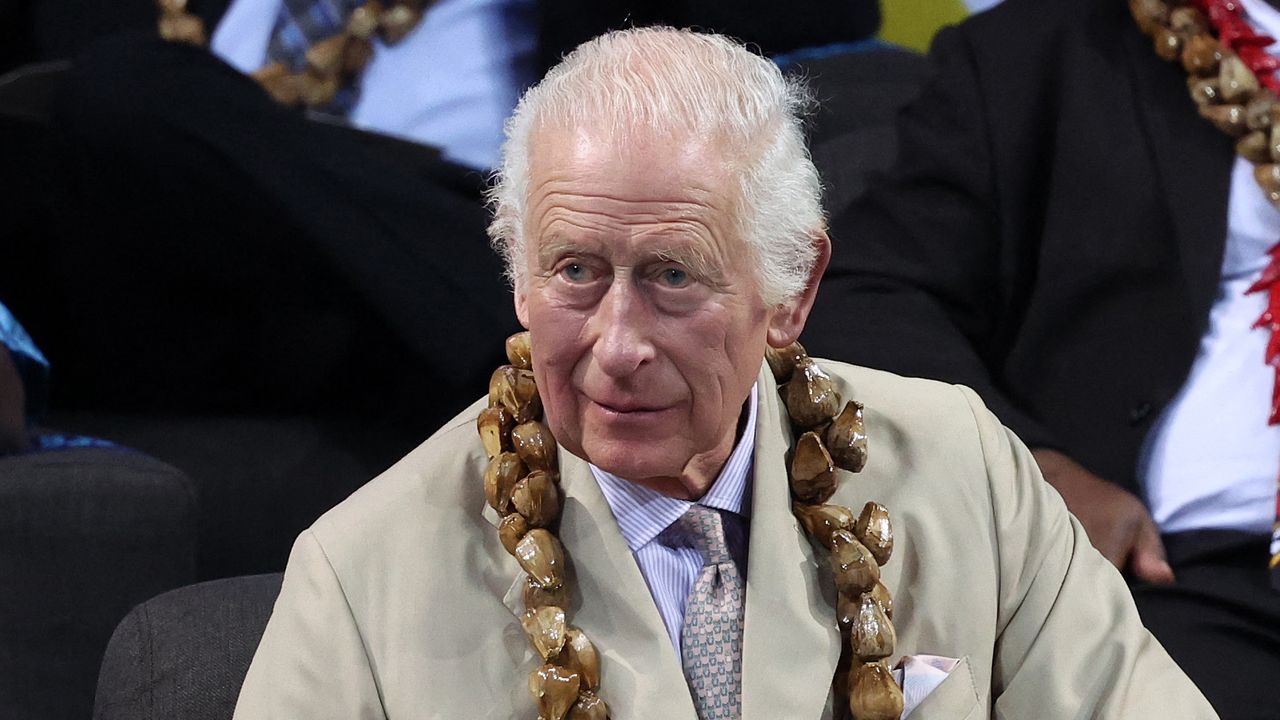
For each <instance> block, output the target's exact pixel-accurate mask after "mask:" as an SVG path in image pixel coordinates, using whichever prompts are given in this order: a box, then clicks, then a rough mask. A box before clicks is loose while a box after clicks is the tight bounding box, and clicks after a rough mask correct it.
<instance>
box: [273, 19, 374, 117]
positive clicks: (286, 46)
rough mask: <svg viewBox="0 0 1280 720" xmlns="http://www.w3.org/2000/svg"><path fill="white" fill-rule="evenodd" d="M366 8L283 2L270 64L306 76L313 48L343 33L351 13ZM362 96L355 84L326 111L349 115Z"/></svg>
mask: <svg viewBox="0 0 1280 720" xmlns="http://www.w3.org/2000/svg"><path fill="white" fill-rule="evenodd" d="M363 4H364V0H283V2H281V3H280V14H279V15H277V16H276V24H275V27H273V28H272V30H271V42H270V43H269V44H268V45H267V60H268V62H278V63H280V64H281V65H284V66H285V68H286V69H288V70H289V71H290V72H295V73H297V72H302V71H303V70H304V69H305V68H306V66H307V51H308V50H310V49H311V46H312V45H315V44H316V43H318V42H320V41H321V40H325V39H327V38H331V37H333V36H334V35H337V34H338V33H339V32H342V29H343V28H344V27H346V24H347V17H348V16H349V15H351V11H352V10H355V9H356V8H357V7H359V6H361V5H363ZM358 95H359V89H358V88H357V87H355V86H354V84H353V85H350V86H345V87H343V88H341V89H340V90H338V94H337V95H335V96H334V98H333V100H332V101H330V103H329V105H328V106H327V107H325V108H322V110H323V111H324V112H326V113H328V114H330V115H337V116H343V115H346V114H347V113H348V112H350V111H351V108H353V107H355V101H356V99H357V96H358Z"/></svg>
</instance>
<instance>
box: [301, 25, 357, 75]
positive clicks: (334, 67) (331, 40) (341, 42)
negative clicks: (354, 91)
mask: <svg viewBox="0 0 1280 720" xmlns="http://www.w3.org/2000/svg"><path fill="white" fill-rule="evenodd" d="M348 37H350V36H349V35H347V34H346V33H345V32H342V33H338V34H337V35H334V36H332V37H327V38H325V39H324V40H321V41H320V42H318V43H316V44H315V45H312V46H311V47H310V48H309V49H308V50H307V68H308V69H309V70H310V71H311V72H313V73H315V74H316V75H320V76H325V77H327V76H329V75H337V74H338V71H340V70H341V69H342V54H343V52H344V51H346V49H347V38H348Z"/></svg>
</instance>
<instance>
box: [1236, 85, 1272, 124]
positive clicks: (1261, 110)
mask: <svg viewBox="0 0 1280 720" xmlns="http://www.w3.org/2000/svg"><path fill="white" fill-rule="evenodd" d="M1272 108H1276V96H1275V93H1273V92H1271V91H1270V90H1261V91H1259V92H1258V93H1257V94H1255V95H1254V96H1253V98H1252V99H1251V100H1249V102H1248V103H1246V104H1245V106H1244V124H1245V125H1247V126H1248V127H1249V129H1250V130H1266V129H1268V128H1270V127H1271V122H1272V120H1273V119H1274V113H1275V112H1276V111H1280V108H1276V110H1275V111H1273V110H1272Z"/></svg>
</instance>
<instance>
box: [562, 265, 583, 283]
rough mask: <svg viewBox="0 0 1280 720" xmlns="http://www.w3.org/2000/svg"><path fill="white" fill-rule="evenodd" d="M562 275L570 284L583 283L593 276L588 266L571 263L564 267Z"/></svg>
mask: <svg viewBox="0 0 1280 720" xmlns="http://www.w3.org/2000/svg"><path fill="white" fill-rule="evenodd" d="M560 273H561V274H562V275H564V277H565V279H566V280H568V281H570V282H582V281H584V280H587V279H588V278H589V277H590V275H591V273H590V271H588V270H587V266H586V265H583V264H582V263H569V264H568V265H565V266H564V269H562V270H561V271H560Z"/></svg>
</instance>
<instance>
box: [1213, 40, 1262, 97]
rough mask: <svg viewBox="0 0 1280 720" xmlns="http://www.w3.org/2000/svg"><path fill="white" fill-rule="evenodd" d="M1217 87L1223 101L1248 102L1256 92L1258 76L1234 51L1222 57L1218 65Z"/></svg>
mask: <svg viewBox="0 0 1280 720" xmlns="http://www.w3.org/2000/svg"><path fill="white" fill-rule="evenodd" d="M1218 88H1219V92H1220V93H1221V95H1222V100H1223V102H1228V103H1240V104H1243V103H1245V102H1248V101H1249V99H1250V98H1252V97H1253V94H1254V93H1256V92H1258V88H1259V85H1258V78H1257V77H1255V76H1254V74H1253V71H1252V70H1250V69H1249V68H1248V66H1246V65H1245V64H1244V61H1243V60H1241V59H1240V58H1239V57H1237V56H1236V55H1235V54H1234V53H1233V54H1229V55H1227V56H1226V57H1224V58H1222V62H1221V64H1220V65H1219V66H1218Z"/></svg>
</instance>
